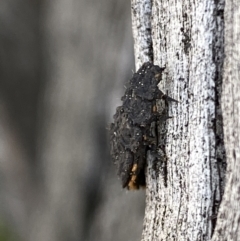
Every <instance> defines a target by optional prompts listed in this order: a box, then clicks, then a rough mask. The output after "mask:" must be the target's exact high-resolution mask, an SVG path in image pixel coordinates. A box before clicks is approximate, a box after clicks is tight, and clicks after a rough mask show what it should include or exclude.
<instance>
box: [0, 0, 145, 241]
mask: <svg viewBox="0 0 240 241" xmlns="http://www.w3.org/2000/svg"><path fill="white" fill-rule="evenodd" d="M130 10H131V5H130V1H122V0H115V1H112V0H101V1H97V0H68V1H63V0H51V1H44V0H35V1H32V0H1V4H0V241H10V240H11V241H13V240H14V241H16V240H19V241H33V240H34V241H43V240H44V241H48V240H49V241H50V240H51V241H55V240H56V241H57V240H58V241H62V240H67V241H75V240H84V241H88V240H89V241H94V240H99V241H101V240H102V241H108V240H114V241H118V240H119V241H120V240H121V241H122V240H128V241H134V240H140V238H141V231H142V223H143V215H144V202H145V200H144V199H145V192H144V191H143V190H140V191H137V192H128V191H126V190H123V189H122V188H121V183H120V180H119V179H118V178H117V176H116V170H115V167H114V166H113V164H112V163H111V160H110V158H109V154H108V134H107V127H108V125H109V123H110V122H111V119H112V115H113V114H114V112H115V108H116V106H118V105H119V104H120V98H121V96H122V94H123V92H124V88H123V85H124V83H125V82H126V81H127V80H128V79H129V78H131V76H132V71H133V70H134V54H133V41H132V32H131V16H130Z"/></svg>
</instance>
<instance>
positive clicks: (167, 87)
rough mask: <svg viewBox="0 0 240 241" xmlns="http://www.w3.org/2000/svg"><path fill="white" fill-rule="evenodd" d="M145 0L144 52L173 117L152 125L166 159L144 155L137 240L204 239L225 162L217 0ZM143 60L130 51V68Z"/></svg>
mask: <svg viewBox="0 0 240 241" xmlns="http://www.w3.org/2000/svg"><path fill="white" fill-rule="evenodd" d="M150 3H152V9H151V17H148V19H151V24H150V25H151V31H150V32H151V39H152V48H153V49H152V50H149V53H148V55H149V59H151V56H152V53H153V62H154V63H155V64H157V65H159V66H160V67H166V71H165V75H164V77H163V80H162V82H161V83H160V89H162V90H164V91H165V92H167V93H168V95H170V96H171V97H172V98H174V99H177V100H178V101H179V102H178V103H177V104H176V103H169V104H168V105H167V106H168V111H169V116H172V118H171V119H168V120H167V121H166V123H165V124H163V125H162V126H159V140H163V142H162V143H160V144H161V145H160V151H161V152H163V153H164V155H165V158H163V159H162V160H160V161H156V160H155V159H154V158H153V157H152V156H151V155H149V156H148V167H147V171H146V176H147V191H146V192H147V194H146V195H147V196H146V209H145V219H144V229H143V234H142V240H191V241H193V240H210V239H211V236H212V234H213V231H214V227H215V223H216V218H215V216H216V214H217V211H218V206H219V203H220V201H221V197H222V195H223V188H224V174H225V166H226V165H225V151H224V146H223V130H222V111H221V106H220V97H221V84H222V69H223V57H224V53H223V44H224V38H223V30H224V28H223V26H224V25H223V8H224V2H223V1H218V2H216V1H207V0H206V1H172V0H168V1H160V0H155V1H142V6H145V5H146V4H150ZM140 5H141V4H140V3H139V1H135V0H133V1H132V10H133V11H132V20H133V34H134V39H135V41H134V42H135V43H137V42H138V41H137V40H136V39H137V38H138V36H139V35H141V39H143V42H140V45H141V44H142V45H143V46H144V45H145V43H144V40H145V39H148V35H149V31H146V32H145V35H146V37H145V38H144V37H143V33H141V34H140V33H139V32H140V31H141V29H144V28H143V27H142V26H141V28H140V27H139V28H137V29H138V30H139V32H138V33H136V32H137V31H136V29H135V26H137V23H138V22H140V19H139V17H140V14H136V13H137V12H141V11H140V10H139V11H137V9H136V8H139V9H145V8H144V7H141V6H140ZM146 15H147V16H148V15H149V9H148V8H147V10H146ZM142 24H144V23H142ZM147 26H149V23H147ZM145 29H147V27H145ZM139 49H141V48H138V47H135V55H136V56H141V54H140V53H136V51H138V50H139ZM145 55H146V54H145ZM146 59H147V58H146V57H142V58H139V57H137V58H136V61H137V62H136V67H138V66H139V65H141V64H142V63H143V62H145V60H146Z"/></svg>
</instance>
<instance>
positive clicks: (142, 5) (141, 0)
mask: <svg viewBox="0 0 240 241" xmlns="http://www.w3.org/2000/svg"><path fill="white" fill-rule="evenodd" d="M131 6H132V30H133V39H134V53H135V66H136V69H139V68H140V66H141V65H142V64H143V63H144V62H148V61H150V62H152V61H153V53H152V36H151V17H152V15H151V13H152V0H132V2H131Z"/></svg>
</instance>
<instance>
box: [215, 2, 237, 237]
mask: <svg viewBox="0 0 240 241" xmlns="http://www.w3.org/2000/svg"><path fill="white" fill-rule="evenodd" d="M224 19H225V55H226V57H225V61H224V78H223V94H222V109H223V110H224V111H223V120H224V121H223V123H224V125H223V128H224V143H225V147H226V156H227V164H228V166H227V174H226V187H225V191H224V196H223V201H222V203H221V206H220V210H219V214H218V219H217V226H216V229H215V233H214V236H213V239H212V240H214V241H225V240H227V241H237V240H239V237H240V229H239V224H240V208H239V207H240V182H239V175H240V120H239V115H240V101H239V100H240V98H239V97H240V79H239V76H240V75H239V74H240V68H239V60H240V7H239V2H238V1H236V0H226V7H225V13H224Z"/></svg>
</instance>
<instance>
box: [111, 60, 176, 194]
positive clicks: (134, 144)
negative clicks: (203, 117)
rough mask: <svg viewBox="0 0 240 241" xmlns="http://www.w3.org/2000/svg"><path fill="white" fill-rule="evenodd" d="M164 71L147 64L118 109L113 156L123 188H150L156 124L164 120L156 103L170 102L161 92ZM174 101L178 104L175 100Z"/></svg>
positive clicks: (113, 139)
mask: <svg viewBox="0 0 240 241" xmlns="http://www.w3.org/2000/svg"><path fill="white" fill-rule="evenodd" d="M163 71H164V68H160V67H159V66H157V65H153V64H152V63H150V62H147V63H144V64H143V65H142V67H141V68H140V69H139V70H138V71H137V73H135V74H134V75H133V77H132V79H131V80H130V81H129V82H128V83H127V86H126V91H125V94H124V96H123V97H122V98H121V100H122V102H123V104H122V106H119V107H117V110H116V114H115V115H114V116H113V118H114V123H111V126H110V154H111V157H112V159H113V162H114V163H115V164H116V165H117V170H118V172H117V173H118V175H119V177H120V178H121V181H122V186H123V188H125V187H127V188H128V189H130V190H132V189H139V187H141V186H143V187H144V186H145V185H146V181H145V165H146V154H147V151H148V150H155V151H156V150H157V138H156V136H157V135H156V133H155V134H154V133H153V132H154V131H155V130H153V129H154V128H153V126H155V125H153V123H156V121H157V120H159V118H160V114H159V113H158V112H157V107H156V100H157V99H164V98H165V99H168V100H173V99H171V98H170V97H168V96H166V95H165V94H164V93H163V92H162V91H161V90H159V88H158V86H157V85H158V83H159V82H160V80H161V79H162V72H163ZM173 101H174V100H173Z"/></svg>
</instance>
